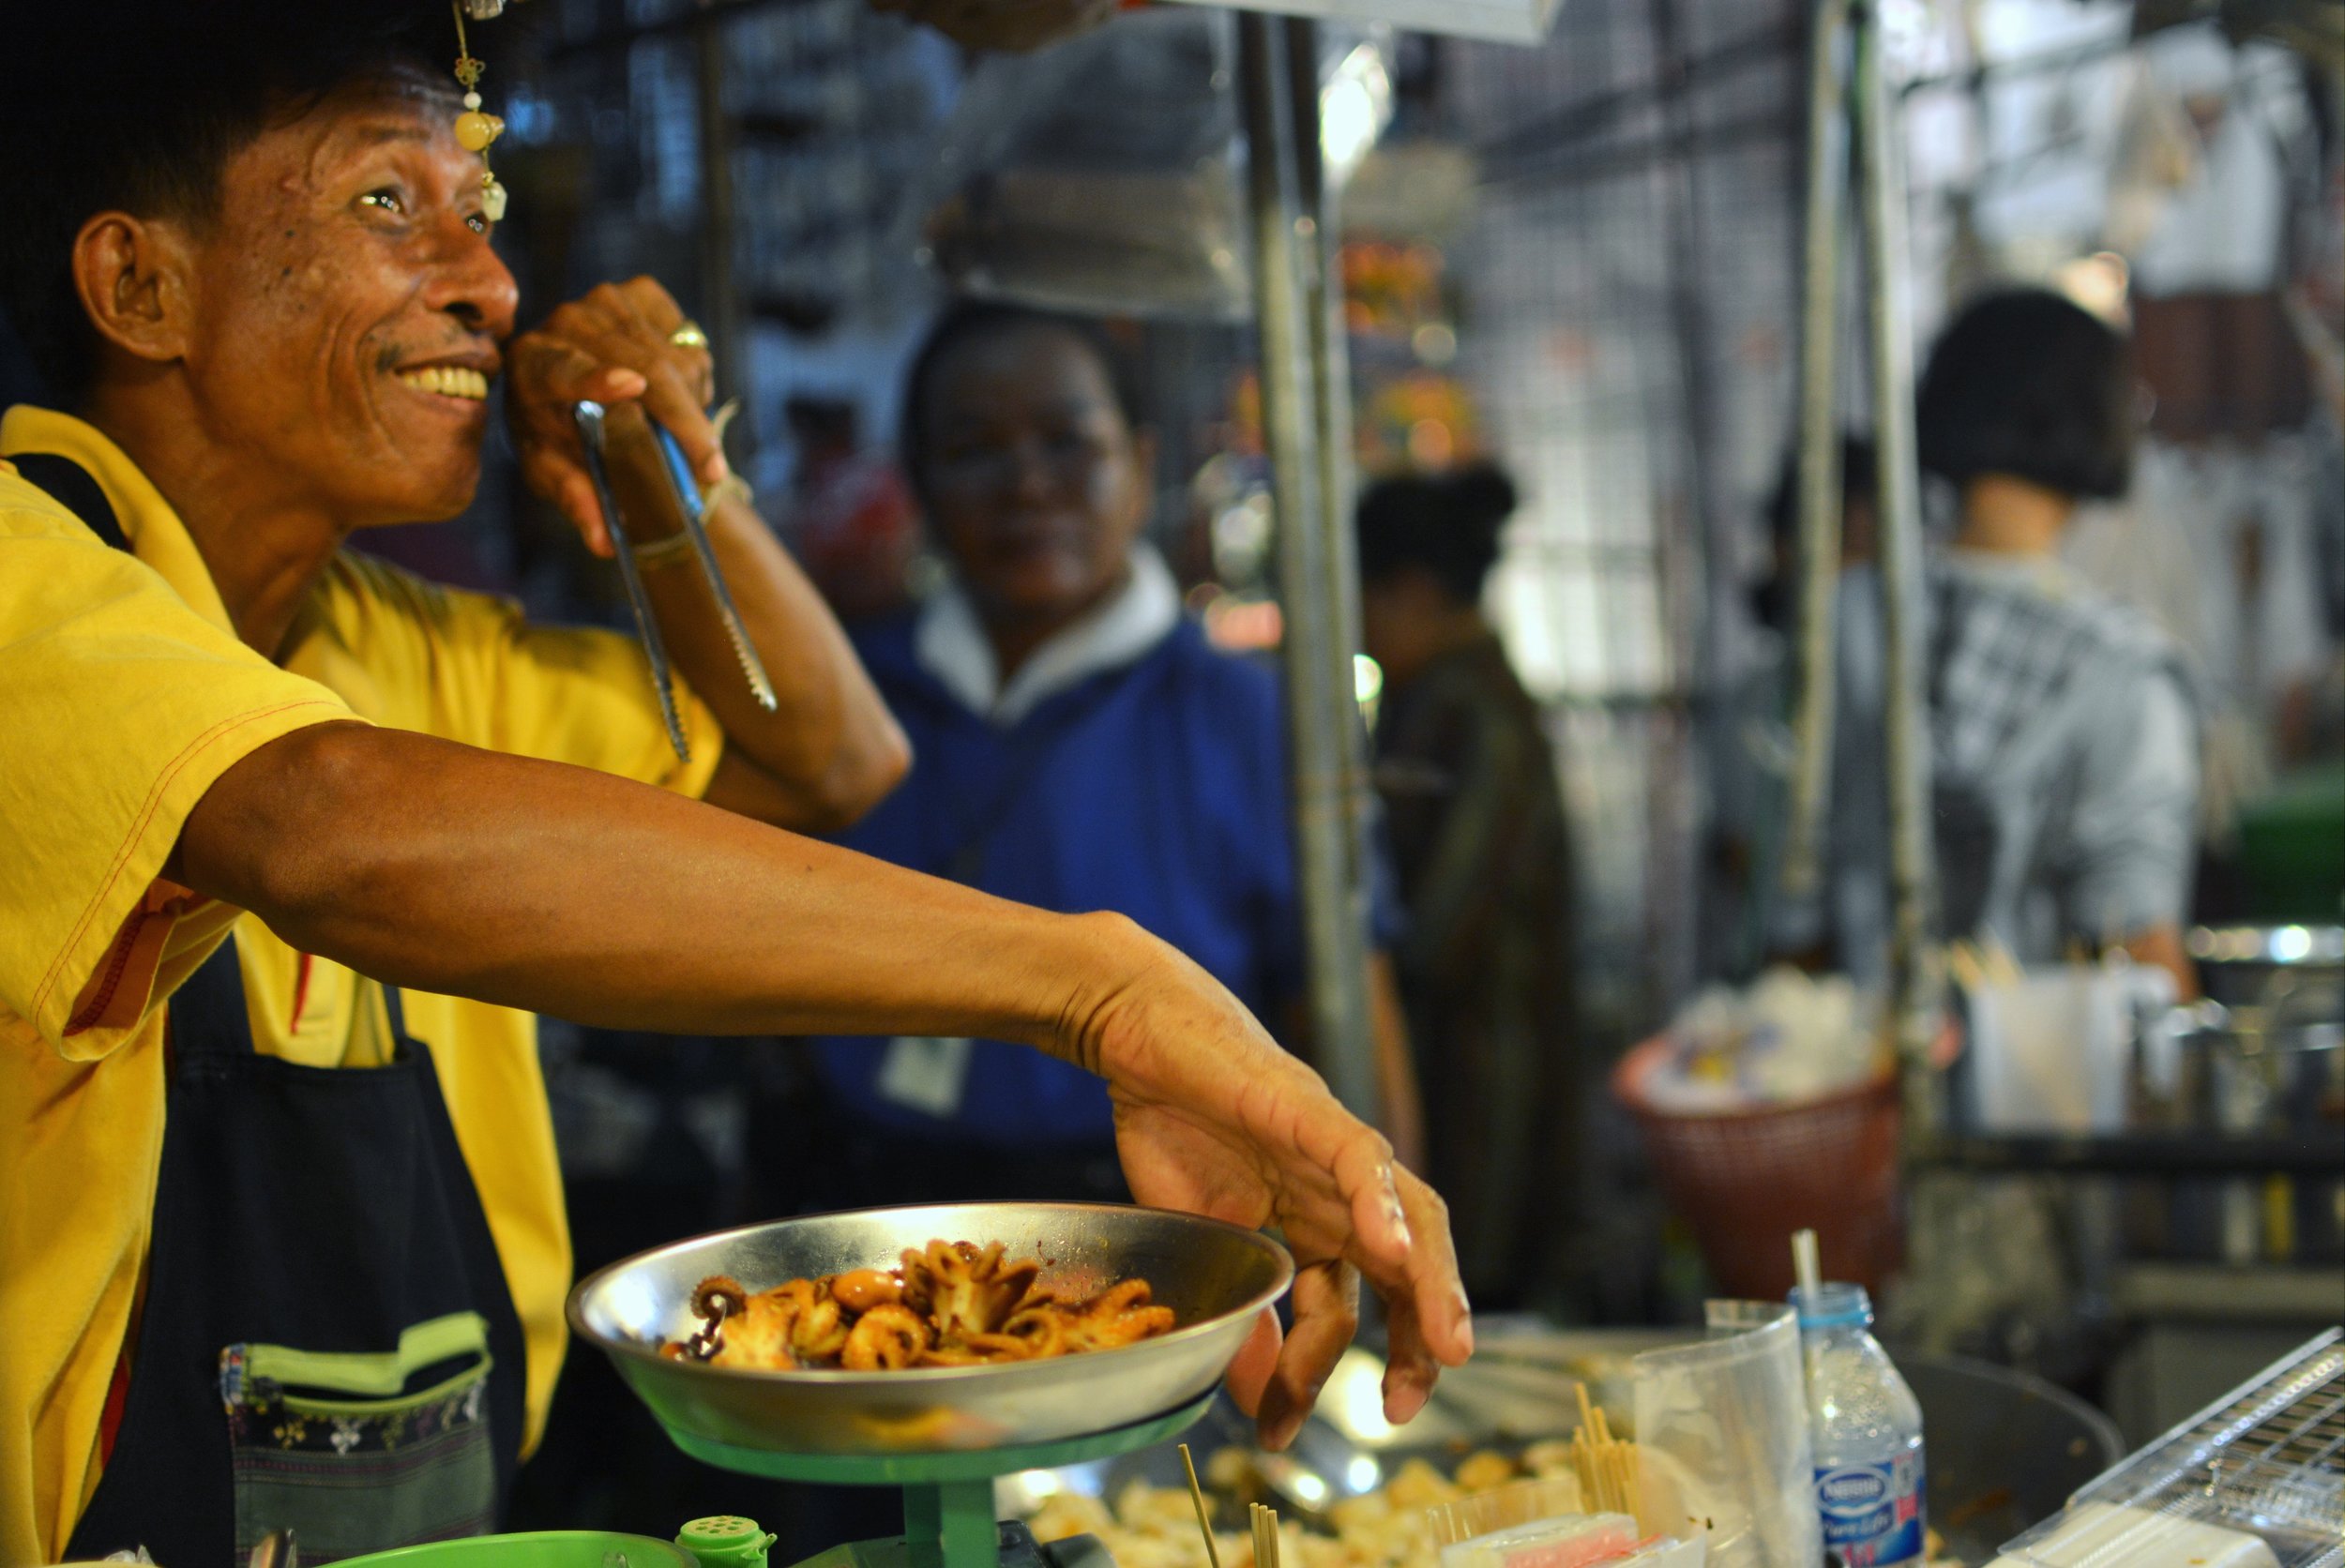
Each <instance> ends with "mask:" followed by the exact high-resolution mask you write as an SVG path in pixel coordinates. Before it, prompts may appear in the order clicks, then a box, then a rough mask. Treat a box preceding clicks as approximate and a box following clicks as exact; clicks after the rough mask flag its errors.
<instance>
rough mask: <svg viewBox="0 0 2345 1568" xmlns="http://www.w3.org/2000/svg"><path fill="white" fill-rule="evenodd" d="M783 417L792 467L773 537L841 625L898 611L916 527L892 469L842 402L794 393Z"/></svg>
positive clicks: (906, 590)
mask: <svg viewBox="0 0 2345 1568" xmlns="http://www.w3.org/2000/svg"><path fill="white" fill-rule="evenodd" d="M782 417H783V418H784V420H786V421H787V422H788V424H789V427H790V440H791V445H793V446H794V448H795V449H796V456H797V463H796V467H795V468H794V471H793V472H792V474H791V475H790V489H789V493H788V496H787V498H786V499H785V500H784V501H783V503H782V505H781V515H780V518H779V527H778V532H779V533H780V535H781V536H782V537H783V538H785V539H787V540H788V541H789V542H790V548H791V550H793V551H794V553H795V554H796V556H797V558H798V560H799V563H800V564H801V565H804V566H805V568H806V575H807V576H808V577H809V578H810V579H812V580H813V582H814V585H815V586H816V587H817V588H820V589H821V590H822V591H823V597H824V598H825V599H826V600H828V601H829V603H830V607H831V609H832V610H833V611H836V612H837V613H838V616H839V618H840V620H842V621H846V622H848V623H850V624H852V623H854V622H856V621H868V620H871V619H874V618H876V617H879V616H882V615H892V614H898V613H900V612H901V611H903V610H904V609H905V608H906V606H907V604H908V603H909V601H910V598H911V586H910V582H909V575H910V571H911V567H912V559H913V556H914V554H915V552H916V551H917V550H918V548H919V535H920V525H919V519H918V516H917V514H916V513H915V509H914V507H913V505H912V495H911V492H910V491H909V490H906V489H905V488H904V482H903V478H902V476H901V475H900V474H899V473H898V472H897V468H896V464H895V463H894V462H892V461H890V460H888V458H887V457H886V455H885V453H882V452H878V451H874V450H873V449H871V448H870V447H869V446H866V445H864V443H863V439H862V434H861V432H860V430H858V428H857V426H858V423H859V421H858V420H857V418H856V415H855V404H854V403H853V402H851V401H849V400H846V399H844V398H825V397H818V396H814V395H812V394H806V393H800V394H797V395H795V396H793V397H792V398H791V399H790V400H788V401H787V402H785V403H783V405H782Z"/></svg>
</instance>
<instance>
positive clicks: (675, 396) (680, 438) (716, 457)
mask: <svg viewBox="0 0 2345 1568" xmlns="http://www.w3.org/2000/svg"><path fill="white" fill-rule="evenodd" d="M706 404H707V399H706V397H705V396H703V393H702V392H701V390H700V388H699V386H698V385H697V384H694V383H693V382H692V381H691V380H690V379H688V376H687V375H686V373H685V371H684V370H683V369H682V368H680V367H678V366H675V365H672V364H663V365H661V366H660V367H659V368H658V369H656V370H654V371H653V373H652V377H651V386H650V388H649V390H647V391H645V392H644V394H643V412H644V413H646V414H648V415H651V416H652V417H653V418H654V419H656V420H658V422H659V424H660V425H661V426H662V427H663V428H665V429H666V430H667V432H668V433H669V434H670V435H672V436H674V437H675V439H676V445H679V446H681V447H683V448H684V460H685V461H686V463H688V465H690V467H691V470H692V472H693V473H694V474H695V475H699V476H700V481H701V483H702V484H703V485H714V484H717V483H719V482H720V481H722V480H723V479H724V477H725V476H726V475H728V474H730V473H732V472H733V471H732V469H731V468H730V467H729V466H728V465H727V464H726V462H725V453H724V447H723V445H721V444H720V443H719V441H718V439H717V426H716V423H715V421H713V420H711V419H710V418H709V417H708V410H707V406H706Z"/></svg>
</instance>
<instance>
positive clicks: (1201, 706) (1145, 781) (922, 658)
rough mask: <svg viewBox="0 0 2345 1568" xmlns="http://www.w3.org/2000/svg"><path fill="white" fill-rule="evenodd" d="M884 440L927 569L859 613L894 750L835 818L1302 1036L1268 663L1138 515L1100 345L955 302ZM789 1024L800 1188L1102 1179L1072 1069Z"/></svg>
mask: <svg viewBox="0 0 2345 1568" xmlns="http://www.w3.org/2000/svg"><path fill="white" fill-rule="evenodd" d="M900 450H901V452H902V454H903V460H904V464H905V476H906V478H907V480H908V482H909V483H910V485H911V487H912V490H913V492H914V494H915V497H916V498H917V499H918V501H919V502H920V505H921V506H922V508H923V510H924V511H925V513H926V515H927V519H928V523H929V528H930V537H931V539H932V541H933V542H934V544H935V545H936V547H937V548H938V550H940V551H941V552H942V554H943V555H944V557H945V559H946V562H947V563H948V565H949V566H950V568H951V576H950V578H949V580H947V581H946V583H945V584H944V585H943V586H942V587H941V588H940V589H939V590H938V591H936V592H935V593H934V594H932V595H931V596H930V597H929V598H928V599H927V600H926V601H925V602H924V603H922V604H921V605H920V606H919V607H918V608H917V609H916V610H915V611H913V612H911V613H909V614H906V615H902V616H899V617H896V618H894V619H891V620H887V621H883V622H878V623H874V624H871V625H870V626H866V627H864V628H862V629H861V630H860V631H858V633H857V634H856V640H855V641H856V648H857V651H858V652H859V653H860V654H861V655H862V657H863V660H864V663H865V665H866V667H867V668H868V669H869V670H870V673H871V678H872V680H873V681H874V682H876V683H877V685H878V686H879V689H880V692H881V694H882V695H883V696H884V697H885V700H886V701H887V703H888V706H889V707H890V709H891V710H892V711H893V712H894V714H895V715H896V716H897V720H898V722H899V723H900V724H901V725H902V726H903V728H904V730H905V732H906V734H907V735H908V736H909V737H910V739H911V743H912V751H913V758H914V761H913V766H912V771H911V773H910V775H909V776H907V777H906V778H905V780H904V783H903V785H902V786H901V787H900V789H899V790H898V791H897V792H895V793H894V794H893V795H892V796H890V797H889V798H888V799H887V800H886V801H885V803H883V804H882V805H881V806H880V807H878V808H877V809H875V810H874V811H873V812H872V813H871V814H870V816H868V817H866V818H865V819H863V821H862V822H858V823H857V824H856V825H855V827H854V828H853V829H852V830H850V831H849V832H848V833H846V834H845V835H843V836H842V837H841V838H840V842H842V843H844V844H846V845H848V846H849V847H851V848H854V849H857V850H860V851H863V852H866V853H869V854H873V855H876V856H878V857H879V858H881V859H883V860H888V861H893V862H895V863H896V864H898V865H900V866H905V867H913V868H915V869H917V870H923V871H928V872H930V873H932V874H935V875H938V876H943V877H948V878H950V879H952V880H953V881H956V882H962V883H965V884H966V885H968V886H971V887H976V888H980V889H983V890H984V891H987V892H990V893H994V894H998V895H1001V896H1004V897H1017V898H1022V899H1025V900H1027V901H1029V902H1032V903H1035V904H1037V905H1039V906H1041V907H1043V908H1046V909H1052V910H1070V911H1071V910H1113V911H1116V912H1120V913H1123V914H1126V915H1128V916H1130V917H1131V918H1132V919H1134V920H1136V921H1137V922H1139V923H1140V925H1141V926H1142V927H1145V928H1146V929H1147V930H1149V931H1151V932H1153V933H1154V934H1156V935H1157V936H1158V937H1161V938H1162V939H1164V940H1165V941H1166V942H1171V943H1172V945H1173V946H1174V947H1176V948H1178V949H1179V950H1180V951H1182V952H1184V953H1186V954H1188V956H1189V957H1191V958H1193V959H1195V960H1196V961H1197V962H1198V963H1199V964H1201V965H1202V966H1203V968H1204V969H1205V970H1206V971H1207V972H1210V973H1212V974H1213V975H1214V976H1216V977H1217V978H1218V979H1219V980H1220V981H1221V982H1222V983H1223V984H1224V985H1226V986H1228V987H1229V988H1231V990H1232V991H1233V992H1234V993H1236V995H1238V996H1239V997H1241V998H1243V999H1245V1000H1246V1001H1247V1002H1248V1003H1249V1004H1250V1005H1251V1006H1252V1007H1253V1008H1255V1009H1256V1010H1257V1011H1258V1012H1260V1013H1261V1015H1262V1016H1263V1017H1264V1018H1271V1019H1274V1020H1283V1021H1286V1022H1288V1023H1289V1024H1290V1027H1289V1028H1287V1029H1285V1030H1284V1031H1282V1033H1283V1034H1284V1037H1285V1038H1286V1040H1287V1042H1288V1044H1289V1045H1290V1046H1291V1047H1301V1046H1304V1045H1307V1042H1305V1041H1302V1040H1300V1039H1299V1038H1298V1035H1297V1033H1296V1029H1295V1028H1294V1027H1293V1026H1294V1025H1296V1024H1299V1022H1300V1020H1301V1018H1302V1016H1303V1015H1302V1009H1301V1007H1300V1005H1299V1003H1300V1000H1301V998H1302V996H1303V994H1304V971H1303V954H1302V922H1301V912H1300V896H1299V893H1298V891H1297V887H1296V882H1295V872H1294V845H1293V839H1292V834H1291V829H1290V826H1289V816H1288V813H1289V803H1288V793H1287V772H1286V761H1285V753H1286V746H1285V731H1284V725H1283V720H1282V717H1281V714H1280V702H1279V692H1278V683H1277V681H1276V679H1275V678H1274V677H1273V676H1272V674H1271V673H1270V672H1269V671H1266V670H1264V669H1263V668H1261V667H1259V666H1257V665H1255V664H1252V663H1250V662H1248V661H1246V660H1244V659H1240V658H1237V657H1234V656H1231V655H1228V654H1224V653H1221V652H1219V651H1218V650H1216V649H1215V648H1213V647H1212V646H1211V645H1209V644H1208V643H1207V642H1206V641H1205V638H1204V634H1203V631H1202V630H1201V629H1200V628H1199V627H1198V626H1196V625H1195V624H1194V623H1193V622H1191V621H1190V620H1189V619H1188V617H1187V616H1186V615H1184V614H1183V613H1182V608H1181V600H1180V595H1179V593H1178V591H1177V589H1176V588H1175V586H1174V583H1173V580H1172V573H1171V571H1170V569H1169V568H1168V567H1167V566H1166V565H1165V563H1164V561H1163V559H1162V558H1161V557H1160V556H1159V555H1158V554H1157V550H1156V548H1155V547H1154V546H1153V545H1151V544H1149V543H1147V542H1146V540H1145V539H1144V538H1143V533H1144V530H1145V527H1146V524H1147V521H1148V515H1149V510H1150V505H1151V500H1152V496H1153V484H1152V478H1153V472H1154V464H1155V451H1154V442H1153V440H1152V438H1151V437H1150V435H1149V434H1148V433H1147V432H1146V431H1145V430H1142V428H1141V426H1140V423H1139V420H1138V417H1137V414H1136V410H1135V407H1134V402H1133V399H1132V395H1131V393H1130V391H1129V389H1128V387H1127V385H1125V384H1124V383H1123V381H1122V367H1121V365H1120V363H1119V359H1118V356H1117V355H1116V354H1114V353H1113V352H1112V349H1111V348H1110V346H1109V345H1108V343H1107V342H1106V341H1105V339H1103V338H1101V337H1100V336H1099V335H1098V334H1097V332H1096V331H1095V330H1094V329H1093V328H1092V327H1090V326H1088V325H1086V324H1082V323H1080V322H1076V321H1073V320H1070V319H1066V318H1061V317H1055V316H1050V315H1044V314H1039V313H1036V312H1034V311H1029V310H1024V309H1016V308H1012V307H1007V306H1001V305H987V304H964V305H961V306H958V307H956V308H954V309H950V310H949V311H947V312H946V314H945V315H944V316H943V317H942V318H941V319H940V320H939V321H938V322H937V323H936V324H935V325H934V326H933V327H932V328H931V329H930V333H929V336H928V338H927V339H926V341H925V343H924V344H923V346H922V347H921V349H920V350H919V352H918V354H916V355H915V358H914V361H913V363H912V366H911V369H910V371H909V373H908V376H907V381H906V386H905V392H904V403H903V416H902V426H901V430H900ZM1372 980H1373V986H1374V994H1373V1001H1374V1003H1375V1014H1376V1023H1377V1029H1376V1033H1377V1039H1378V1050H1379V1078H1380V1083H1381V1088H1382V1090H1383V1095H1384V1105H1385V1106H1386V1108H1387V1109H1386V1116H1385V1130H1386V1132H1387V1134H1388V1135H1389V1136H1390V1137H1391V1138H1392V1139H1393V1142H1394V1144H1395V1146H1396V1148H1397V1149H1398V1150H1399V1152H1400V1157H1401V1158H1402V1160H1403V1161H1404V1162H1405V1163H1415V1143H1416V1138H1417V1132H1416V1106H1415V1086H1414V1083H1413V1081H1412V1075H1411V1072H1410V1069H1409V1063H1408V1057H1407V1052H1408V1046H1407V1039H1406V1035H1405V1033H1404V1029H1403V1026H1402V1024H1401V1021H1400V1012H1399V1005H1398V999H1397V996H1396V993H1395V991H1394V988H1393V985H1392V981H1391V973H1390V967H1389V964H1388V963H1387V962H1386V961H1385V960H1384V958H1382V957H1379V958H1378V959H1377V960H1376V962H1375V966H1374V974H1373V977H1372ZM814 1049H815V1055H816V1059H817V1063H818V1066H819V1075H818V1076H819V1078H820V1080H821V1088H820V1091H819V1093H818V1095H817V1096H816V1102H815V1110H816V1114H818V1115H819V1116H820V1118H821V1121H820V1126H821V1128H822V1131H823V1134H824V1136H825V1138H826V1139H827V1140H828V1144H829V1148H828V1150H826V1153H825V1159H824V1160H823V1161H822V1162H821V1164H820V1166H819V1167H813V1168H807V1169H805V1170H803V1172H802V1173H801V1174H802V1175H803V1178H804V1180H805V1181H806V1182H807V1183H808V1187H807V1190H806V1191H805V1192H804V1193H803V1194H802V1196H801V1201H803V1202H805V1203H807V1204H809V1205H811V1206H812V1207H816V1208H835V1207H844V1206H851V1205H857V1204H867V1203H884V1202H896V1201H909V1200H914V1199H947V1198H955V1197H961V1198H986V1199H993V1198H1091V1199H1120V1198H1122V1197H1123V1196H1124V1192H1125V1188H1124V1182H1123V1178H1122V1176H1121V1175H1120V1174H1119V1172H1118V1170H1117V1168H1116V1162H1115V1157H1114V1120H1113V1115H1112V1110H1111V1108H1110V1104H1109V1099H1108V1096H1107V1094H1106V1093H1103V1092H1102V1091H1101V1087H1100V1085H1099V1083H1098V1082H1097V1080H1096V1079H1094V1078H1090V1077H1088V1076H1087V1075H1085V1074H1082V1073H1081V1072H1078V1071H1073V1070H1070V1069H1068V1068H1067V1067H1066V1066H1065V1065H1064V1064H1062V1063H1040V1062H1037V1061H1029V1060H1027V1059H1028V1058H1030V1057H1032V1055H1033V1053H1031V1052H1027V1051H1021V1050H1020V1049H1018V1048H1016V1047H1014V1046H1009V1045H1005V1044H1002V1043H1000V1042H997V1041H991V1040H968V1039H931V1038H915V1037H904V1038H898V1039H893V1040H889V1041H887V1042H885V1044H884V1045H883V1046H881V1047H880V1048H878V1049H876V1050H874V1049H872V1048H871V1047H870V1042H868V1041H855V1040H824V1041H818V1042H817V1043H816V1045H815V1048H814ZM1304 1054H1308V1051H1306V1052H1305V1053H1304Z"/></svg>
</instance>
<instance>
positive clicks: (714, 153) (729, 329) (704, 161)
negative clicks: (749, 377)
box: [692, 0, 749, 403]
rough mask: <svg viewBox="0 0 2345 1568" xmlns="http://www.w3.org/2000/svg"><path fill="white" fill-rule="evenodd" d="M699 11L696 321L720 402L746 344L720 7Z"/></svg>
mask: <svg viewBox="0 0 2345 1568" xmlns="http://www.w3.org/2000/svg"><path fill="white" fill-rule="evenodd" d="M701 9H702V15H701V16H700V18H699V19H698V22H697V24H696V26H695V27H694V29H693V34H692V44H693V50H694V53H695V54H696V56H697V59H696V64H697V66H698V68H699V69H698V71H697V73H696V74H697V85H698V87H699V92H698V95H697V100H698V108H699V111H700V174H701V309H700V320H701V327H702V330H703V331H704V332H706V333H707V334H708V340H709V342H710V343H711V344H712V345H713V346H714V349H715V359H716V364H717V400H718V401H719V403H722V402H726V401H728V400H731V399H734V398H736V397H738V396H740V394H741V370H742V365H743V362H744V361H745V360H747V358H748V357H749V339H748V338H747V337H746V336H745V335H744V334H745V331H746V328H745V325H744V319H743V316H742V313H741V290H740V286H739V283H738V281H737V280H736V279H735V278H734V229H735V220H734V200H733V118H732V116H731V115H730V114H729V113H726V110H725V48H724V31H725V23H724V10H723V8H720V7H718V6H714V5H712V4H711V0H701Z"/></svg>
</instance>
